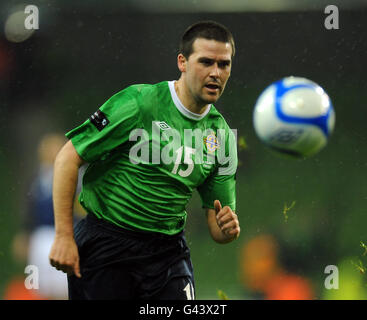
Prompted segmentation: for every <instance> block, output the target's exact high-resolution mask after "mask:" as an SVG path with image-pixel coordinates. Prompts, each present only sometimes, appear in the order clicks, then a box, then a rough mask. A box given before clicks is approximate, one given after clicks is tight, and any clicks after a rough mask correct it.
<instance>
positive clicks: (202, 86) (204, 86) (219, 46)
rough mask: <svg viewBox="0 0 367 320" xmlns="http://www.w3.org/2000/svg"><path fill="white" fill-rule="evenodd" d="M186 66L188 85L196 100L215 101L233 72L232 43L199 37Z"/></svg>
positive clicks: (204, 102) (205, 102) (203, 101)
mask: <svg viewBox="0 0 367 320" xmlns="http://www.w3.org/2000/svg"><path fill="white" fill-rule="evenodd" d="M185 67H186V68H185V80H186V86H187V88H188V90H189V92H190V94H191V95H192V98H193V99H194V100H195V102H196V103H198V104H208V103H214V102H216V101H217V100H218V99H219V97H220V96H221V94H222V92H223V90H224V88H225V86H226V83H227V80H228V78H229V76H230V74H231V67H232V47H231V44H230V43H227V42H219V41H216V40H207V39H203V38H198V39H196V40H195V41H194V43H193V53H192V54H191V55H190V56H189V58H188V59H187V60H186V65H185Z"/></svg>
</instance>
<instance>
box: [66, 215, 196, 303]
mask: <svg viewBox="0 0 367 320" xmlns="http://www.w3.org/2000/svg"><path fill="white" fill-rule="evenodd" d="M74 232H75V241H76V243H77V246H78V250H79V257H80V271H81V275H82V277H81V278H77V277H76V276H74V275H73V276H68V285H69V299H71V300H85V299H98V300H101V299H109V300H120V299H123V300H131V299H152V300H171V299H173V300H190V299H194V288H195V286H194V276H193V268H192V263H191V260H190V251H189V248H188V247H187V245H186V239H185V236H184V233H183V232H181V233H179V234H177V235H173V236H169V235H165V234H161V233H153V232H135V231H130V230H126V229H122V228H120V227H118V226H116V225H114V224H112V223H110V222H108V221H105V220H102V219H98V218H97V217H95V216H94V215H93V214H88V215H87V217H86V218H84V219H83V220H81V221H80V222H79V223H78V224H77V226H76V227H75V231H74Z"/></svg>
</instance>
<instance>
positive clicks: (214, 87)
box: [204, 82, 221, 94]
mask: <svg viewBox="0 0 367 320" xmlns="http://www.w3.org/2000/svg"><path fill="white" fill-rule="evenodd" d="M204 87H205V88H206V89H207V90H208V91H209V93H211V94H213V93H217V92H220V90H221V86H220V85H219V84H217V83H213V82H211V83H207V84H206V85H205V86H204Z"/></svg>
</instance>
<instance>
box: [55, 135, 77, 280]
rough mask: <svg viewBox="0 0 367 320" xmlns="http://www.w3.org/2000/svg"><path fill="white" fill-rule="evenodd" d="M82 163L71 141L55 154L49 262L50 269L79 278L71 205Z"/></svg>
mask: <svg viewBox="0 0 367 320" xmlns="http://www.w3.org/2000/svg"><path fill="white" fill-rule="evenodd" d="M83 163H84V161H83V159H82V158H81V157H80V156H79V154H78V153H77V152H76V150H75V148H74V146H73V144H72V142H71V141H68V142H67V143H66V144H65V145H64V147H63V148H62V149H61V150H60V152H59V153H58V155H57V157H56V160H55V163H54V180H53V191H52V193H53V205H54V218H55V238H54V242H53V244H52V247H51V251H50V255H49V259H50V263H51V265H52V266H54V267H55V268H56V269H58V270H61V271H63V272H66V273H68V274H75V275H76V276H78V277H80V276H81V274H80V268H79V253H78V248H77V245H76V243H75V240H74V230H73V203H74V196H75V192H76V187H77V183H78V171H79V168H80V166H82V165H83Z"/></svg>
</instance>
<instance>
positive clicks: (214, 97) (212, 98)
mask: <svg viewBox="0 0 367 320" xmlns="http://www.w3.org/2000/svg"><path fill="white" fill-rule="evenodd" d="M220 96H221V92H209V93H206V94H204V96H203V100H204V101H205V102H206V103H215V102H217V101H218V99H219V98H220Z"/></svg>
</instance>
